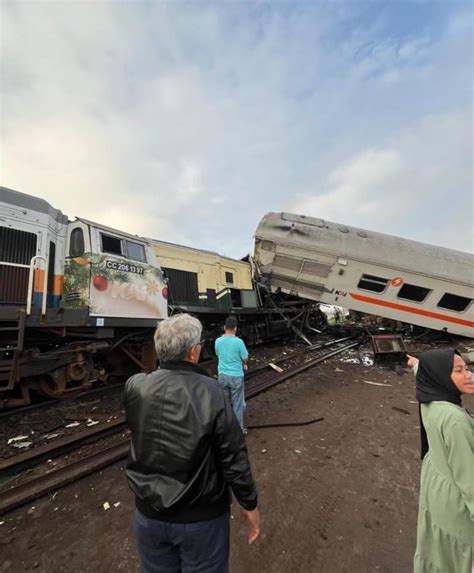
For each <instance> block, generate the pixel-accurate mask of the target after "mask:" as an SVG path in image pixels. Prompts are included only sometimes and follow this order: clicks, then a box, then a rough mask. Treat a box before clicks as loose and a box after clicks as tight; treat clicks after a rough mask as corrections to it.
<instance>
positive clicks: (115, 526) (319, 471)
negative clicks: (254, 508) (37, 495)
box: [0, 355, 474, 573]
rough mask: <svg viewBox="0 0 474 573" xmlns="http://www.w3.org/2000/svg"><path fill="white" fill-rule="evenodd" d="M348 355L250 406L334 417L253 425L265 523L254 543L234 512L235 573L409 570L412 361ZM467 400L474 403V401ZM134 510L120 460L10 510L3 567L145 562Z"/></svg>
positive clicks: (256, 417)
mask: <svg viewBox="0 0 474 573" xmlns="http://www.w3.org/2000/svg"><path fill="white" fill-rule="evenodd" d="M345 360H347V355H345V356H344V357H335V358H333V359H331V360H329V361H327V362H326V363H324V364H322V365H320V366H318V367H316V368H313V369H312V370H310V371H307V372H305V373H303V374H301V375H300V376H299V377H298V378H295V379H292V380H289V381H288V382H285V383H284V384H282V385H280V386H279V387H277V388H274V389H272V390H270V391H269V392H267V393H265V394H262V395H260V396H258V397H257V398H256V399H254V400H252V401H251V402H250V403H249V404H248V416H247V423H248V424H249V425H250V424H261V423H273V422H277V423H281V422H294V421H305V420H309V419H313V418H317V417H320V416H324V420H323V421H321V422H318V423H315V424H312V425H308V426H301V427H286V428H272V429H259V430H252V431H250V432H249V435H248V440H247V441H248V447H249V451H250V456H251V461H252V466H253V470H254V475H255V478H256V480H257V484H258V488H259V493H260V509H261V514H262V533H261V537H260V539H259V540H258V542H257V543H256V544H255V545H253V546H251V547H249V546H248V545H247V544H246V540H245V530H244V529H243V527H242V526H241V525H240V523H239V522H238V520H237V519H235V520H233V522H232V544H231V553H232V554H231V572H232V573H254V572H255V573H270V572H272V573H274V572H292V573H293V572H304V573H308V572H321V573H338V572H341V573H342V572H349V571H350V572H352V573H354V572H369V571H370V572H372V571H380V572H387V573H389V572H393V573H395V572H396V573H399V572H405V571H406V572H409V571H411V563H412V556H413V552H414V547H415V534H416V511H417V494H418V478H419V469H420V462H419V437H418V415H417V405H416V404H415V403H414V379H413V377H412V375H411V373H409V372H408V371H406V370H405V369H404V368H403V367H396V368H393V367H392V368H389V367H383V366H377V367H367V366H363V365H361V364H355V363H350V362H346V361H345ZM366 382H377V383H381V384H386V385H385V386H378V385H373V384H367V383H366ZM466 405H467V407H468V408H470V409H471V411H472V408H473V407H474V403H473V401H472V400H471V401H470V402H469V403H468V402H466ZM106 501H107V502H109V504H110V506H111V507H110V509H109V510H107V511H106V510H104V509H103V503H104V502H106ZM114 504H119V505H117V506H115V505H114ZM132 511H133V499H132V496H131V494H130V492H129V490H128V487H127V484H126V481H125V475H124V471H123V463H118V464H115V465H114V466H111V467H109V468H107V469H105V470H104V471H102V472H100V473H98V474H94V475H92V476H89V477H87V478H85V479H83V480H81V481H80V482H77V483H74V484H71V485H70V486H68V487H66V488H65V489H63V490H61V491H59V492H57V493H55V494H54V495H50V496H48V497H45V498H42V499H40V500H38V501H37V502H36V503H35V504H34V505H31V506H27V507H25V508H22V509H19V510H17V511H15V512H12V513H10V514H8V515H6V516H4V517H2V518H0V522H1V523H2V524H1V525H0V552H1V555H2V563H1V565H0V571H2V572H3V571H11V572H15V573H17V572H22V571H32V570H35V571H44V572H48V573H56V572H63V571H67V572H78V571H80V572H102V571H104V572H111V571H137V570H138V560H137V555H136V551H135V547H134V543H133V538H132V532H131V516H132ZM234 511H235V513H236V514H237V511H236V508H234ZM2 520H3V522H2Z"/></svg>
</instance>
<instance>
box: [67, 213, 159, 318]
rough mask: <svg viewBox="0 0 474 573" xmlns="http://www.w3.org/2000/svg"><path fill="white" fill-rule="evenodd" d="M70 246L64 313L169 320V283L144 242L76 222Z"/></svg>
mask: <svg viewBox="0 0 474 573" xmlns="http://www.w3.org/2000/svg"><path fill="white" fill-rule="evenodd" d="M67 246H68V248H67V256H66V266H65V282H64V308H65V309H70V310H81V309H87V310H88V314H89V316H90V317H100V318H106V317H110V318H134V319H135V318H136V319H162V318H166V316H167V292H168V289H167V284H166V280H165V278H164V275H163V272H162V270H161V268H160V265H159V263H158V261H157V258H156V255H155V252H154V250H153V248H152V247H151V245H150V244H149V243H148V242H147V241H146V240H144V239H142V238H140V237H137V236H134V235H128V234H126V233H123V232H121V231H117V230H115V229H111V228H109V227H105V226H103V225H97V224H96V223H92V222H91V221H87V220H85V219H77V220H76V221H74V222H73V223H71V224H70V225H69V230H68V242H67ZM96 322H97V321H96ZM97 325H101V321H100V320H99V322H97Z"/></svg>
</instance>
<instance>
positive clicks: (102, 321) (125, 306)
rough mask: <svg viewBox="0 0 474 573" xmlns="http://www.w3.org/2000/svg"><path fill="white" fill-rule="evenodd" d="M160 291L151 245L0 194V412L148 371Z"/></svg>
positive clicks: (163, 306)
mask: <svg viewBox="0 0 474 573" xmlns="http://www.w3.org/2000/svg"><path fill="white" fill-rule="evenodd" d="M167 294H168V287H167V282H166V280H165V278H164V275H163V271H162V270H161V267H160V264H159V261H158V260H157V258H156V254H155V251H154V249H153V247H152V245H151V244H150V243H149V242H148V241H147V240H145V239H143V238H141V237H136V236H133V235H128V234H126V233H123V232H121V231H118V230H116V229H111V228H108V227H105V226H103V225H99V224H97V223H93V222H91V221H87V220H85V219H76V220H75V221H69V220H68V218H67V217H66V216H65V215H64V214H63V213H62V212H61V211H59V210H57V209H54V208H53V207H52V206H51V205H49V204H48V203H47V202H46V201H44V200H43V199H39V198H36V197H31V196H29V195H25V194H23V193H19V192H17V191H13V190H11V189H7V188H4V187H1V188H0V406H3V407H5V406H16V405H23V404H28V403H29V402H30V390H32V389H33V390H35V391H38V392H40V393H41V394H43V395H45V396H48V397H53V398H59V397H64V396H67V395H71V394H72V393H78V392H81V391H83V390H85V389H87V388H89V387H90V386H91V384H92V383H93V381H95V380H101V379H102V380H105V379H106V378H107V377H110V376H124V375H130V374H131V373H133V372H134V371H135V370H136V369H137V368H140V369H149V368H151V367H152V366H153V364H154V363H155V357H154V350H153V344H152V333H153V330H154V328H155V326H156V321H157V320H159V319H162V318H165V317H166V316H167V312H168V310H167Z"/></svg>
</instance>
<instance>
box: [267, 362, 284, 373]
mask: <svg viewBox="0 0 474 573" xmlns="http://www.w3.org/2000/svg"><path fill="white" fill-rule="evenodd" d="M268 366H270V368H273V370H275V372H279V373H281V372H283V368H280V367H279V366H277V365H276V364H273V362H269V363H268Z"/></svg>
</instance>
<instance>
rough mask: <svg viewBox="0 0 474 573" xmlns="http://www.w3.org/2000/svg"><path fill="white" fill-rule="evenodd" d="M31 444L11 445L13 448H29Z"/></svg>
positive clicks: (19, 443) (18, 443)
mask: <svg viewBox="0 0 474 573" xmlns="http://www.w3.org/2000/svg"><path fill="white" fill-rule="evenodd" d="M32 444H33V442H17V443H16V444H12V446H13V447H14V448H20V449H21V448H29V447H30V446H31V445H32Z"/></svg>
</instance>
